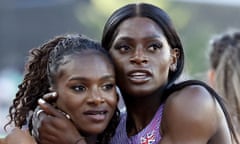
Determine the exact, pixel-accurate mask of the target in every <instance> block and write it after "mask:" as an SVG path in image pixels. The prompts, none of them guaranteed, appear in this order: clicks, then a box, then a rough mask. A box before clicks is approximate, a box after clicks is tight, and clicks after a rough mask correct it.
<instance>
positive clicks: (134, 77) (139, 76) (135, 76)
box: [127, 69, 152, 84]
mask: <svg viewBox="0 0 240 144" xmlns="http://www.w3.org/2000/svg"><path fill="white" fill-rule="evenodd" d="M127 76H128V79H129V80H130V81H131V82H132V83H135V84H143V83H146V82H148V81H149V80H150V79H151V77H152V73H151V72H150V71H149V70H143V69H139V70H133V71H130V72H129V73H128V74H127Z"/></svg>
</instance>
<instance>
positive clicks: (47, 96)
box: [43, 92, 58, 103]
mask: <svg viewBox="0 0 240 144" xmlns="http://www.w3.org/2000/svg"><path fill="white" fill-rule="evenodd" d="M57 97H58V96H57V92H51V93H47V94H45V95H44V96H43V99H44V100H46V101H47V102H50V103H51V102H54V101H56V100H57Z"/></svg>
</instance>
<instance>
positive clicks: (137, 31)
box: [40, 17, 232, 144]
mask: <svg viewBox="0 0 240 144" xmlns="http://www.w3.org/2000/svg"><path fill="white" fill-rule="evenodd" d="M133 26H134V27H133ZM110 54H111V55H112V57H113V59H114V62H115V64H116V69H117V74H116V76H117V84H118V86H119V88H120V90H121V92H122V93H123V96H124V100H125V103H126V107H127V113H128V115H129V116H128V117H127V134H128V135H129V136H132V135H135V134H137V133H138V132H139V131H140V130H141V129H143V128H144V127H146V125H147V124H148V123H149V122H150V121H151V119H152V118H153V116H154V114H155V112H156V111H157V109H158V107H159V106H160V98H159V97H160V96H161V93H160V92H159V93H158V91H157V90H158V89H159V88H161V87H163V86H164V85H165V84H166V83H167V82H168V74H169V71H175V70H176V63H177V60H178V56H179V51H178V49H176V48H171V47H170V45H169V43H168V41H167V39H166V37H165V35H164V34H163V32H162V30H161V28H160V27H159V26H158V25H157V24H156V23H155V22H153V21H152V20H150V19H148V18H142V17H134V18H130V19H127V20H125V21H124V22H122V23H121V24H120V25H119V27H118V28H117V34H116V37H115V39H114V41H113V44H112V47H111V49H110ZM160 128H161V129H160V133H161V136H162V139H161V141H160V142H159V144H231V143H232V142H231V136H230V133H229V129H228V127H227V122H226V119H225V116H224V114H223V111H222V109H221V108H220V106H219V104H218V103H217V102H216V100H215V99H214V98H213V97H212V96H211V95H210V94H209V92H208V91H207V90H206V89H205V88H203V87H201V86H188V87H186V88H184V89H181V90H179V91H176V92H174V93H172V94H171V95H170V96H169V98H168V99H167V101H166V102H165V104H164V112H163V117H162V122H161V124H160ZM66 129H67V130H68V131H69V132H68V134H70V133H71V132H74V130H70V129H69V128H66ZM40 133H44V131H41V130H40ZM59 133H60V132H59Z"/></svg>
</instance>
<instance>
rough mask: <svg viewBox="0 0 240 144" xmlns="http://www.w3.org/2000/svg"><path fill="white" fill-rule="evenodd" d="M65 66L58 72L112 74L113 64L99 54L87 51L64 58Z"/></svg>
mask: <svg viewBox="0 0 240 144" xmlns="http://www.w3.org/2000/svg"><path fill="white" fill-rule="evenodd" d="M64 61H65V64H63V65H62V66H60V68H59V70H60V71H65V72H67V71H68V72H71V73H79V72H81V73H88V72H92V71H103V72H104V71H105V72H108V73H109V72H110V73H113V71H114V70H113V69H114V68H113V64H112V63H111V62H110V60H109V59H108V58H107V57H106V56H105V55H103V54H102V53H100V52H95V51H87V52H81V53H77V54H74V55H70V56H66V57H64Z"/></svg>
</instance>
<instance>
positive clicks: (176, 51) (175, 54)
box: [170, 48, 180, 71]
mask: <svg viewBox="0 0 240 144" xmlns="http://www.w3.org/2000/svg"><path fill="white" fill-rule="evenodd" d="M179 56H180V52H179V49H178V48H174V49H171V65H170V70H171V71H175V70H176V69H177V61H178V58H179Z"/></svg>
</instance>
